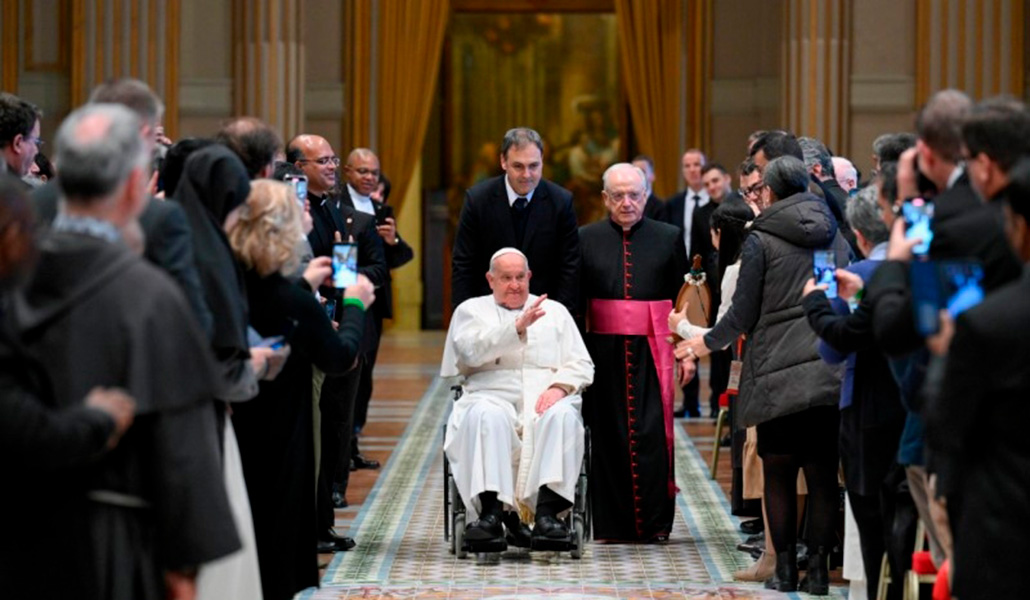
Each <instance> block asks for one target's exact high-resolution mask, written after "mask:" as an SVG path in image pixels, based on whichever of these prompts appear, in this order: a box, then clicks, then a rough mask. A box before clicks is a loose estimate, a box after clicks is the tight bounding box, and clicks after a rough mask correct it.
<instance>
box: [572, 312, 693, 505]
mask: <svg viewBox="0 0 1030 600" xmlns="http://www.w3.org/2000/svg"><path fill="white" fill-rule="evenodd" d="M671 311H672V301H671V300H591V301H590V310H589V315H588V321H587V331H589V332H590V333H596V334H600V335H642V336H645V337H647V343H648V345H649V346H650V347H651V356H652V357H653V358H654V364H655V370H656V371H657V372H658V384H659V388H660V389H661V393H662V413H663V414H664V416H665V444H666V449H667V450H668V453H669V496H670V497H672V496H675V495H676V492H677V491H678V490H677V489H676V482H675V475H674V473H673V470H674V469H673V440H674V433H673V429H672V428H673V416H672V413H673V406H672V405H673V402H674V401H675V396H676V388H675V376H674V374H673V365H674V364H675V362H676V359H675V357H674V356H673V348H672V344H670V343H669V342H668V340H667V338H668V337H669V336H670V335H672V334H671V332H670V331H669V313H670V312H671Z"/></svg>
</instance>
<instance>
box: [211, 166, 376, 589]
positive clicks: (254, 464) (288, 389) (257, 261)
mask: <svg viewBox="0 0 1030 600" xmlns="http://www.w3.org/2000/svg"><path fill="white" fill-rule="evenodd" d="M303 235H304V233H303V231H302V228H301V209H300V207H299V205H298V204H297V202H296V200H295V197H294V192H293V188H292V187H290V186H287V185H286V184H283V183H279V182H276V181H270V180H260V181H255V182H253V184H252V185H251V193H250V196H249V198H248V199H247V203H246V206H245V207H244V209H243V211H242V212H241V214H240V217H239V221H238V222H237V224H236V225H235V227H234V228H233V229H232V230H231V231H230V233H229V238H230V242H231V244H232V247H233V250H234V251H235V252H236V256H237V258H238V259H239V261H240V262H241V263H242V264H243V265H244V266H245V267H246V271H245V273H244V281H245V283H246V287H247V297H248V300H249V304H250V324H251V326H252V327H253V328H254V329H255V330H256V331H257V332H258V333H259V334H260V335H261V336H263V337H265V338H273V337H276V336H283V338H284V341H285V342H288V343H289V345H290V348H291V353H290V357H289V359H288V360H287V362H286V365H285V367H283V370H282V372H281V373H280V374H279V376H278V377H276V379H275V380H273V381H262V382H261V386H260V387H261V391H260V392H259V393H258V396H257V397H256V398H255V399H253V400H251V401H250V402H247V403H244V404H240V405H238V406H235V407H234V413H233V424H234V425H235V426H236V432H237V437H238V438H239V445H240V453H241V455H242V458H243V471H244V475H245V477H246V480H247V490H248V493H249V495H250V504H251V509H252V511H253V515H254V529H255V533H256V535H257V546H258V559H259V561H260V564H261V583H262V588H263V590H264V597H265V600H278V599H285V598H292V597H293V595H294V594H296V593H297V592H299V591H301V590H303V589H305V588H308V587H312V586H317V585H318V563H317V555H316V545H317V533H316V519H315V458H314V441H313V440H314V437H313V436H314V434H313V431H312V412H311V410H312V402H311V394H312V392H311V385H312V383H311V378H312V366H315V367H318V368H319V369H320V370H322V371H323V372H325V373H326V374H327V375H340V374H343V373H344V372H346V371H347V370H349V369H350V368H352V367H353V366H354V364H355V360H356V358H357V356H358V347H359V345H360V342H361V336H362V331H363V327H364V323H365V316H364V313H365V310H366V309H367V308H368V306H369V305H370V304H371V303H372V301H373V300H374V298H375V296H374V292H373V288H372V284H371V283H369V281H368V280H367V279H364V278H362V277H361V276H359V281H358V283H357V284H355V285H354V286H351V287H349V288H347V289H346V290H345V292H344V305H345V306H344V309H343V312H342V317H341V320H340V323H339V330H338V331H336V330H334V329H333V324H332V323H331V322H330V321H329V317H328V316H327V315H326V312H325V310H324V309H323V308H322V306H321V305H320V303H319V301H318V300H317V299H316V298H315V295H314V291H313V290H312V289H311V287H310V284H309V283H308V279H307V278H302V279H301V280H300V281H299V282H297V283H291V282H290V281H289V280H287V279H286V278H285V277H284V276H283V273H290V272H291V271H292V270H293V269H294V268H295V267H296V265H297V262H298V260H299V257H298V256H297V252H296V248H297V241H298V240H299V239H300V238H302V237H303ZM311 269H321V270H322V272H323V275H322V277H321V278H322V279H325V278H326V277H328V276H329V275H331V273H332V268H331V266H330V263H329V259H328V258H326V257H323V258H321V259H315V260H314V261H312V263H311V266H309V270H311Z"/></svg>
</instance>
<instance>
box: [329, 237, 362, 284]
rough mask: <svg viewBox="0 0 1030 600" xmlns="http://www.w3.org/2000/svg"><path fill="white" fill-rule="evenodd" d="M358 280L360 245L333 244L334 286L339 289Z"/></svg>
mask: <svg viewBox="0 0 1030 600" xmlns="http://www.w3.org/2000/svg"><path fill="white" fill-rule="evenodd" d="M357 282H358V245H357V244H335V245H333V287H335V288H336V289H338V290H342V289H344V288H347V287H350V286H352V285H354V284H355V283H357Z"/></svg>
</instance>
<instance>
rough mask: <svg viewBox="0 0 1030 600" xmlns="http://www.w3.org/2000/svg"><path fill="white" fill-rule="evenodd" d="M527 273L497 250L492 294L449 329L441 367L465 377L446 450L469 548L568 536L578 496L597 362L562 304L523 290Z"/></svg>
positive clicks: (518, 259)
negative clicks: (585, 395) (568, 517)
mask: <svg viewBox="0 0 1030 600" xmlns="http://www.w3.org/2000/svg"><path fill="white" fill-rule="evenodd" d="M531 277H532V273H531V272H530V270H529V264H528V261H527V260H526V257H525V255H524V254H522V252H520V251H519V250H517V249H515V248H502V249H501V250H498V251H497V252H496V253H495V254H494V255H493V257H491V259H490V270H489V272H488V273H487V274H486V278H487V281H488V282H489V284H490V289H491V290H492V292H493V293H492V294H491V295H488V296H481V297H478V298H471V299H469V300H466V301H465V302H463V303H461V305H460V306H458V308H457V309H456V310H455V312H454V315H453V316H452V318H451V325H450V329H449V331H448V332H447V342H446V347H445V349H444V355H443V364H442V365H441V375H442V376H444V377H454V376H460V377H462V378H463V381H462V395H461V397H460V398H459V399H458V400H457V401H456V402H455V403H454V408H453V411H452V412H451V415H450V418H449V420H448V422H447V430H446V434H445V437H444V453H445V454H446V457H447V461H448V462H449V465H450V471H451V473H452V474H453V478H454V483H455V487H456V488H457V491H458V493H459V495H460V496H461V500H460V502H463V503H464V506H465V510H466V513H467V518H468V522H469V523H468V526H467V528H466V529H465V531H464V532H455V533H456V534H457V535H461V533H463V534H464V535H463V536H462V537H463V538H464V539H465V540H466V542H467V543H468V545H469V546H470V547H472V546H475V545H478V546H480V547H489V546H490V545H491V544H493V545H494V547H496V544H498V543H499V544H501V545H502V546H503V545H504V544H505V543H511V544H513V545H515V546H519V547H527V548H528V547H531V546H532V547H542V546H544V545H545V544H541V543H539V542H545V543H546V542H547V541H548V540H555V541H557V540H567V539H569V536H570V532H569V528H568V526H567V525H566V523H565V522H563V521H562V520H561V519H560V518H559V517H560V515H561V514H562V513H564V512H565V511H566V510H568V509H570V508H572V506H573V503H574V501H575V496H576V484H577V481H578V479H579V476H580V466H581V463H582V461H583V454H584V428H583V418H582V416H581V408H582V398H581V396H580V393H581V391H582V390H583V389H584V388H585V387H586V386H588V385H589V384H590V383H591V382H592V381H593V378H594V364H593V361H591V360H590V355H589V354H588V353H587V349H586V346H585V345H584V343H583V339H582V337H581V336H580V334H579V330H578V329H577V328H576V324H575V322H574V321H573V320H572V317H571V316H570V315H569V312H568V310H567V309H566V308H565V307H564V306H563V305H561V304H560V303H558V302H555V301H553V300H548V299H547V296H546V295H543V296H539V297H537V296H533V295H531V294H530V293H529V281H530V278H531ZM456 501H458V500H456ZM522 517H525V519H523V518H522ZM525 521H532V522H533V523H534V527H533V529H532V531H530V529H529V526H528V525H526V524H525ZM505 529H507V535H505Z"/></svg>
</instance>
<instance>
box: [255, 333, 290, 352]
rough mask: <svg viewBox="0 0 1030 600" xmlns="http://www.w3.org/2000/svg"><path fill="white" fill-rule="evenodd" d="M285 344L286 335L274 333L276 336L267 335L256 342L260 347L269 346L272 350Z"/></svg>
mask: <svg viewBox="0 0 1030 600" xmlns="http://www.w3.org/2000/svg"><path fill="white" fill-rule="evenodd" d="M285 345H286V337H285V336H281V335H276V336H273V337H269V338H262V339H261V341H260V342H258V347H260V348H271V349H272V350H278V349H280V348H282V347H283V346H285Z"/></svg>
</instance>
